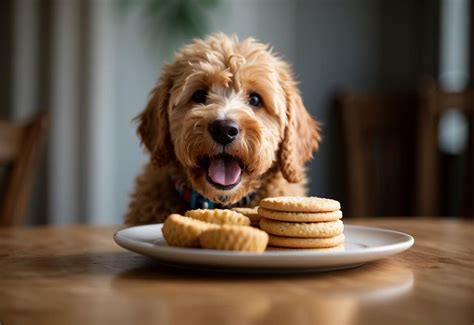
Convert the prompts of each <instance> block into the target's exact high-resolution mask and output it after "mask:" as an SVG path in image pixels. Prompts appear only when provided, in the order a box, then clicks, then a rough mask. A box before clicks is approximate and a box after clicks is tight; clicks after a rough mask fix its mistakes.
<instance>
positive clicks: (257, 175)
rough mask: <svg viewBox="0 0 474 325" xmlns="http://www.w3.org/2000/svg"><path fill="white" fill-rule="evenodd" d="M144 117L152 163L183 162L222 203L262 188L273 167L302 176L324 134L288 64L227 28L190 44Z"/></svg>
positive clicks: (293, 178) (292, 178)
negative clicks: (226, 31) (228, 33)
mask: <svg viewBox="0 0 474 325" xmlns="http://www.w3.org/2000/svg"><path fill="white" fill-rule="evenodd" d="M138 118H139V127H138V133H139V135H140V136H141V138H142V141H143V143H144V144H145V146H146V147H147V149H148V150H149V152H150V154H151V158H152V161H154V162H155V164H157V165H159V166H160V165H165V164H168V163H173V162H174V163H176V162H179V163H180V164H181V165H182V168H183V170H184V171H185V172H186V175H187V177H188V179H189V181H190V182H191V184H192V186H193V188H194V189H195V190H196V191H198V192H200V193H201V194H202V195H204V196H205V197H207V198H209V199H211V200H212V201H214V202H218V203H222V204H232V203H235V202H237V201H238V200H240V199H241V198H242V197H243V196H245V195H246V194H248V193H250V192H253V191H255V190H256V189H258V187H259V186H260V184H261V181H262V177H263V176H264V175H265V173H266V172H267V171H268V170H269V169H270V168H271V167H272V166H274V165H279V167H280V168H279V169H280V170H281V172H282V173H283V176H284V177H285V178H286V179H287V180H288V181H289V182H300V181H302V179H303V177H304V170H303V168H304V166H303V165H304V163H305V161H306V160H308V159H309V158H310V157H311V156H312V153H313V151H314V150H316V148H317V146H318V142H319V140H320V136H319V127H318V125H317V124H316V122H315V121H314V120H313V119H312V118H311V117H310V116H309V114H308V112H307V111H306V109H305V108H304V106H303V104H302V100H301V97H300V95H299V93H298V90H297V88H296V84H295V82H294V80H293V78H292V73H291V70H290V67H289V66H288V65H287V64H286V63H284V62H283V61H282V60H280V59H279V58H277V57H275V56H274V55H273V54H272V53H271V51H269V50H268V46H266V45H263V44H260V43H257V42H255V41H254V40H252V39H247V40H245V41H242V42H240V43H239V42H238V41H237V40H236V39H235V38H229V37H227V36H225V35H222V34H220V35H215V36H211V37H209V38H208V39H206V40H204V41H203V40H197V41H195V42H194V43H192V44H190V45H188V46H186V47H184V48H183V49H182V50H181V51H180V52H179V53H178V54H177V55H176V58H175V61H174V62H173V63H172V64H169V65H167V66H166V67H165V69H164V71H163V74H162V76H161V78H160V81H159V82H158V86H157V87H156V88H155V89H154V91H153V92H152V96H151V99H150V102H149V104H148V106H147V108H146V109H145V111H144V112H143V113H142V114H141V115H140V116H139V117H138Z"/></svg>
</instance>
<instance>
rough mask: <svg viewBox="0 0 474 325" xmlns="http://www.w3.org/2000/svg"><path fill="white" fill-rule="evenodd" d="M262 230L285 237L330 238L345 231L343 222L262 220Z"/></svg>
mask: <svg viewBox="0 0 474 325" xmlns="http://www.w3.org/2000/svg"><path fill="white" fill-rule="evenodd" d="M260 229H262V230H265V231H266V232H268V233H269V234H272V235H277V236H283V237H302V238H312V237H316V238H330V237H334V236H336V235H339V234H341V233H342V232H343V230H344V224H343V223H342V221H341V220H337V221H330V222H309V223H305V222H284V221H275V220H271V219H266V218H262V219H261V220H260Z"/></svg>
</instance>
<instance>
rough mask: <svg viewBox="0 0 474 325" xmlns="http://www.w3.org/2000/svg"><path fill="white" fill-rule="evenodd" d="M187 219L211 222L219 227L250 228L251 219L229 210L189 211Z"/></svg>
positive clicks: (186, 214)
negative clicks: (238, 226)
mask: <svg viewBox="0 0 474 325" xmlns="http://www.w3.org/2000/svg"><path fill="white" fill-rule="evenodd" d="M184 215H185V216H186V217H189V218H193V219H197V220H201V221H204V222H209V223H213V224H217V225H240V226H250V219H249V218H247V217H246V216H244V215H243V214H240V213H238V212H235V211H232V210H227V209H197V210H189V211H186V213H185V214H184Z"/></svg>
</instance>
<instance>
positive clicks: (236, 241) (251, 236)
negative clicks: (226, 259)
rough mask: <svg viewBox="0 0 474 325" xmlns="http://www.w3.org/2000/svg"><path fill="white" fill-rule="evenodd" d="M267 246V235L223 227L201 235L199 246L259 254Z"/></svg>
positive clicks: (239, 228) (243, 229) (252, 229)
mask: <svg viewBox="0 0 474 325" xmlns="http://www.w3.org/2000/svg"><path fill="white" fill-rule="evenodd" d="M267 244H268V234H267V233H266V232H264V231H261V230H259V229H255V228H252V227H242V226H230V225H223V226H221V227H217V228H213V229H208V230H206V231H204V232H203V233H202V234H201V246H202V247H203V248H208V249H222V250H231V251H246V252H255V253H261V252H263V251H265V248H266V247H267Z"/></svg>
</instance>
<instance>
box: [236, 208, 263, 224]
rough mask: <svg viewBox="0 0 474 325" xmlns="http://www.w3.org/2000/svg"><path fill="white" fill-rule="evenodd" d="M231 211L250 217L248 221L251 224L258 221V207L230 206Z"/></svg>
mask: <svg viewBox="0 0 474 325" xmlns="http://www.w3.org/2000/svg"><path fill="white" fill-rule="evenodd" d="M232 211H235V212H238V213H240V214H243V215H244V216H246V217H247V218H249V219H250V222H251V224H252V226H253V225H258V224H259V222H260V218H261V217H260V216H259V214H258V207H255V208H232Z"/></svg>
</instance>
